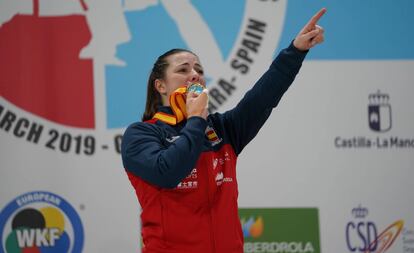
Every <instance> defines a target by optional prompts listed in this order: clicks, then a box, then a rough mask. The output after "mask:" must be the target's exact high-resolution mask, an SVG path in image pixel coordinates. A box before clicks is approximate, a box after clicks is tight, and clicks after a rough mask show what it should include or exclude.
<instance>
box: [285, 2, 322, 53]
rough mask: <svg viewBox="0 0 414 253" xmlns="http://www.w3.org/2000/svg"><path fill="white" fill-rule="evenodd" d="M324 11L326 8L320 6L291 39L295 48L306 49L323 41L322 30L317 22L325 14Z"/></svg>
mask: <svg viewBox="0 0 414 253" xmlns="http://www.w3.org/2000/svg"><path fill="white" fill-rule="evenodd" d="M325 12H326V9H325V8H322V9H321V10H320V11H318V13H316V14H315V15H314V16H313V17H312V18H311V20H309V22H308V23H307V24H306V25H305V26H304V27H303V28H302V30H301V31H300V32H299V34H298V35H297V36H296V38H295V40H294V41H293V45H294V46H295V47H296V48H297V49H299V50H302V51H306V50H309V49H311V48H312V47H314V46H315V45H316V44H320V43H322V42H323V41H324V35H323V33H324V30H323V28H322V27H321V26H319V25H317V23H318V21H319V19H320V18H321V17H322V16H323V14H325Z"/></svg>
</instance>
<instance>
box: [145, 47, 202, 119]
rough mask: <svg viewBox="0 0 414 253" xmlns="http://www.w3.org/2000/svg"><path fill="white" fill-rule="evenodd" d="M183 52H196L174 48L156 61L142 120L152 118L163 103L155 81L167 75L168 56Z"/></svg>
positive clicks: (150, 77)
mask: <svg viewBox="0 0 414 253" xmlns="http://www.w3.org/2000/svg"><path fill="white" fill-rule="evenodd" d="M182 52H188V53H191V54H194V53H193V52H191V51H190V50H187V49H181V48H174V49H171V50H169V51H167V52H165V53H164V54H163V55H161V56H159V57H158V59H157V61H156V62H155V63H154V66H153V67H152V70H151V73H150V75H149V77H148V82H147V102H146V104H145V111H144V114H143V115H142V121H146V120H150V119H151V118H152V117H153V116H154V114H155V113H156V112H157V107H158V106H160V105H162V101H161V95H160V93H159V92H158V91H157V89H155V86H154V82H155V80H157V79H163V78H164V77H165V70H166V69H167V67H168V65H169V64H168V61H167V57H168V56H170V55H173V54H177V53H182ZM194 55H195V54H194Z"/></svg>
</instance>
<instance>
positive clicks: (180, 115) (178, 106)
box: [152, 86, 187, 125]
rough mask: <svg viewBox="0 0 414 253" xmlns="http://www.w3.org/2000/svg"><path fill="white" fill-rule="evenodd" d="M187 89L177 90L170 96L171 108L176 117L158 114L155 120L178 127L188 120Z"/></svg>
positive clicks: (184, 87)
mask: <svg viewBox="0 0 414 253" xmlns="http://www.w3.org/2000/svg"><path fill="white" fill-rule="evenodd" d="M186 93H187V87H186V86H183V87H180V88H178V89H176V90H175V91H174V92H173V93H172V94H171V95H170V106H171V109H172V111H173V113H174V115H171V114H168V113H163V112H157V113H156V114H155V115H154V117H152V118H153V119H159V120H161V121H163V122H165V123H167V124H169V125H176V124H178V123H180V122H181V121H183V120H185V119H186V118H187V110H186V107H185V100H186Z"/></svg>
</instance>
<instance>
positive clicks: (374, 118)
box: [368, 91, 392, 132]
mask: <svg viewBox="0 0 414 253" xmlns="http://www.w3.org/2000/svg"><path fill="white" fill-rule="evenodd" d="M368 99H369V105H368V122H369V128H370V129H371V130H373V131H376V132H387V131H388V130H390V129H391V125H392V123H391V122H392V121H391V105H390V104H389V99H390V96H389V95H388V94H383V93H381V92H380V91H378V92H377V93H375V94H370V95H369V96H368Z"/></svg>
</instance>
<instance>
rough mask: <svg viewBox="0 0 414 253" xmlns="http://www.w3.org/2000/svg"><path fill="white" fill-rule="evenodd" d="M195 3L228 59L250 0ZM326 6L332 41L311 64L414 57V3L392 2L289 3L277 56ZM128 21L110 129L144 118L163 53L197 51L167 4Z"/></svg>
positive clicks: (110, 102) (110, 93)
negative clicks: (156, 65)
mask: <svg viewBox="0 0 414 253" xmlns="http://www.w3.org/2000/svg"><path fill="white" fill-rule="evenodd" d="M190 2H191V5H192V7H193V8H194V9H195V10H196V11H197V13H199V14H200V16H201V19H202V22H204V23H205V24H207V25H208V27H209V29H210V30H211V32H212V35H213V37H214V40H215V41H216V43H217V45H218V47H219V49H220V53H221V55H222V57H223V60H224V61H225V60H226V59H227V58H228V57H229V53H230V51H231V50H232V48H233V47H234V44H235V40H236V38H237V36H238V35H239V33H240V28H241V23H242V21H243V18H244V12H245V8H246V6H245V5H246V1H220V0H212V1H201V0H193V1H190ZM322 7H326V8H327V9H328V12H327V13H326V14H325V16H324V17H323V18H322V19H321V21H320V25H322V26H323V27H324V28H325V29H326V41H325V43H324V44H323V46H321V47H317V48H315V49H313V50H311V52H310V53H309V55H308V57H307V59H308V60H374V59H375V60H394V59H414V49H413V48H412V46H411V44H410V43H411V41H414V35H413V33H410V32H409V31H411V30H412V28H411V25H412V24H413V23H414V16H413V15H411V12H412V10H414V1H411V0H400V1H398V3H396V2H392V1H386V0H375V1H373V0H371V1H357V0H349V1H306V0H295V1H288V2H287V9H286V15H285V21H284V24H283V32H282V34H281V37H280V40H279V42H278V45H276V46H277V48H278V49H277V50H276V51H275V54H276V53H277V52H279V51H280V49H282V48H284V47H286V46H287V45H289V43H290V42H291V41H292V39H293V38H294V37H295V36H296V34H297V32H298V31H299V30H300V29H301V28H302V27H303V25H304V24H305V23H306V22H307V21H308V20H309V18H310V17H311V16H312V15H313V14H314V13H315V12H316V11H318V10H319V9H320V8H322ZM125 17H126V20H127V23H128V28H129V31H130V33H131V40H130V41H129V42H128V43H125V44H122V45H120V46H118V50H117V57H118V58H120V59H122V60H123V61H125V62H126V64H127V65H126V67H119V66H109V65H108V66H107V67H106V94H107V126H108V128H119V127H125V126H127V125H128V124H130V123H132V122H134V121H138V120H140V118H141V116H142V113H143V110H144V106H145V98H146V86H147V83H146V82H147V78H148V74H149V72H150V70H151V68H152V64H153V63H154V61H155V60H156V58H157V57H158V56H159V55H160V54H162V53H164V52H165V51H167V50H169V49H171V48H190V49H191V46H190V45H188V44H187V42H186V41H185V40H184V39H183V38H182V37H181V35H180V29H179V27H178V25H177V23H176V21H175V20H174V18H173V17H171V16H170V14H169V13H168V12H167V10H166V8H165V7H164V6H163V4H162V2H161V3H159V4H158V5H154V6H150V7H148V8H146V9H143V10H137V11H126V12H125ZM195 36H197V35H196V34H195ZM196 53H197V52H196ZM202 60H203V59H201V61H202ZM206 73H207V74H208V70H207V71H206ZM207 78H208V77H207Z"/></svg>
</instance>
